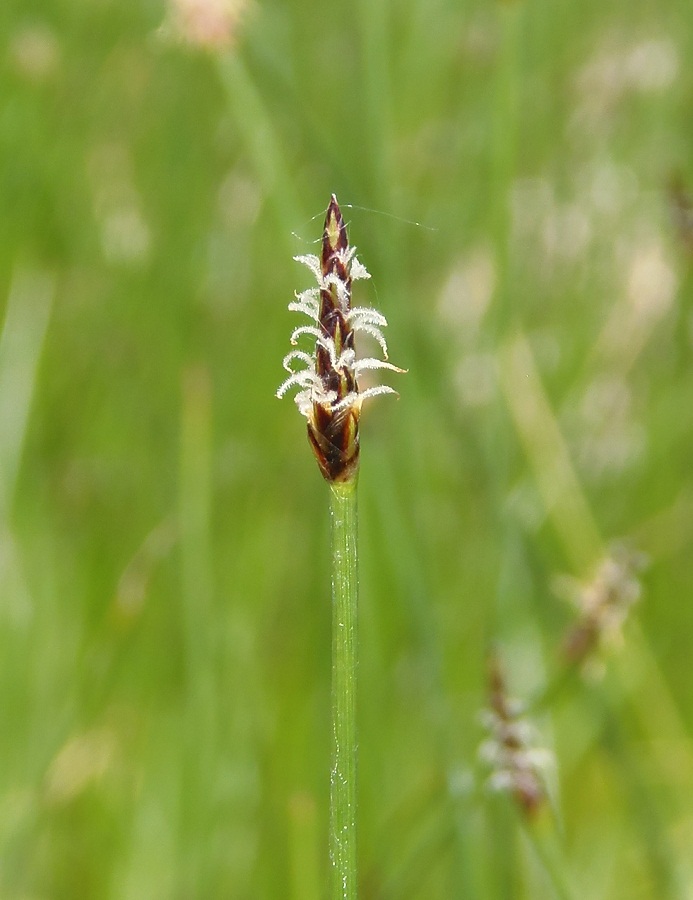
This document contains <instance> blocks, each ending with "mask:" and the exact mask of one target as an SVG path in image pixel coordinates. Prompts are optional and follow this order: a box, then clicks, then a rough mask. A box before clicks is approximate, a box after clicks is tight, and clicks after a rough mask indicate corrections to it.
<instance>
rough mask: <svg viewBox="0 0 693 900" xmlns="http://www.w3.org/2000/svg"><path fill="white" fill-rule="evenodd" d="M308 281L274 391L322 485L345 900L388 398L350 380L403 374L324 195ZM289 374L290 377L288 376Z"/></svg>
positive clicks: (337, 829) (293, 306)
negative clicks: (366, 534)
mask: <svg viewBox="0 0 693 900" xmlns="http://www.w3.org/2000/svg"><path fill="white" fill-rule="evenodd" d="M295 258H296V260H297V261H298V262H301V263H304V264H305V265H306V266H307V267H308V268H309V269H310V271H311V272H312V273H313V275H314V276H315V279H316V281H317V287H312V288H309V289H308V290H305V291H302V292H301V293H297V294H296V297H295V300H294V301H292V302H291V303H290V304H289V309H290V310H292V311H294V312H299V313H303V314H305V315H306V316H308V318H309V319H310V320H311V324H309V325H300V326H299V327H298V328H295V329H294V331H293V333H292V335H291V343H292V345H294V346H297V345H298V344H299V342H300V340H301V339H302V338H303V337H307V338H308V339H310V341H311V342H312V345H313V346H312V349H311V350H310V351H306V350H301V349H295V350H292V351H291V352H290V353H288V354H287V355H286V356H285V358H284V368H285V369H286V371H287V372H288V373H289V374H288V377H287V378H286V380H285V381H284V382H283V384H282V385H281V386H280V388H279V390H278V391H277V396H278V397H282V396H284V394H285V393H286V392H287V391H289V390H290V389H291V388H293V387H296V388H298V392H297V393H296V397H295V400H296V405H297V406H298V409H299V411H300V412H301V414H302V415H303V416H305V418H306V420H307V424H308V440H309V442H310V446H311V447H312V449H313V453H314V455H315V458H316V460H317V463H318V466H319V468H320V471H321V473H322V475H323V477H324V479H325V481H326V482H327V484H328V485H329V498H330V520H331V567H332V758H331V769H330V838H329V840H330V863H331V896H332V898H333V900H337V898H339V900H353V898H355V897H356V896H357V890H358V870H357V860H356V811H357V810H356V807H357V793H356V777H357V739H356V670H357V659H358V629H357V621H358V515H357V513H358V510H357V503H356V496H357V495H356V483H357V476H358V469H359V419H360V415H361V406H362V403H363V401H364V400H366V399H367V398H369V397H374V396H377V395H378V394H388V393H391V394H393V393H396V392H395V391H394V390H393V389H392V388H391V387H388V386H387V385H377V386H374V387H369V388H367V389H365V390H361V389H360V388H359V376H360V374H361V372H363V371H364V370H367V369H390V370H392V371H395V372H402V371H404V370H403V369H399V368H398V367H397V366H394V365H392V363H389V362H387V344H386V343H385V338H384V337H383V333H382V328H383V327H384V326H385V325H387V322H386V320H385V317H384V316H382V315H381V314H380V313H379V312H377V311H376V310H374V309H370V308H367V307H353V306H352V305H351V288H352V282H354V281H356V280H358V279H361V278H369V277H370V276H369V274H368V272H367V270H366V268H365V267H364V266H363V265H362V264H361V263H360V262H359V261H358V259H357V258H356V248H355V247H351V246H350V245H349V239H348V236H347V229H346V225H345V223H344V219H343V217H342V213H341V211H340V209H339V204H338V203H337V198H336V197H335V195H334V194H333V195H332V197H331V199H330V203H329V206H328V208H327V214H326V216H325V227H324V230H323V236H322V248H321V253H320V256H319V257H318V256H314V255H312V254H311V255H307V256H297V257H295ZM356 332H363V333H365V334H368V335H370V337H371V338H373V339H375V341H376V343H377V344H378V345H379V346H380V348H381V350H382V354H383V356H384V357H385V358H384V359H376V358H372V357H367V358H362V359H358V358H357V356H356V349H355V334H356ZM295 366H298V368H297V369H295V368H294V367H295Z"/></svg>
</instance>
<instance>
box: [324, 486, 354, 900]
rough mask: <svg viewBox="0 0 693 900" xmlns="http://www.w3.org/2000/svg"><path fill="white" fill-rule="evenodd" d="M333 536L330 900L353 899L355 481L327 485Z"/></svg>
mask: <svg viewBox="0 0 693 900" xmlns="http://www.w3.org/2000/svg"><path fill="white" fill-rule="evenodd" d="M330 516H331V536H332V545H331V552H332V767H331V776H330V861H331V869H332V871H331V877H332V881H331V883H332V893H331V897H332V898H333V900H354V898H355V897H356V896H357V878H358V876H357V864H356V774H357V773H356V667H357V658H358V648H357V641H358V629H357V614H358V515H357V505H356V481H355V479H354V480H352V481H349V482H346V483H343V484H339V483H337V484H331V485H330Z"/></svg>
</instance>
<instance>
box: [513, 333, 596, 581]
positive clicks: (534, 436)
mask: <svg viewBox="0 0 693 900" xmlns="http://www.w3.org/2000/svg"><path fill="white" fill-rule="evenodd" d="M499 368H500V382H501V387H502V390H503V392H504V394H505V398H506V401H507V404H508V408H509V409H510V414H511V416H512V419H513V421H514V423H515V427H516V429H517V432H518V435H519V437H520V440H521V442H522V444H523V446H524V448H525V453H526V454H527V458H528V461H529V464H530V466H531V468H532V469H533V471H534V477H535V478H536V482H537V486H538V488H539V492H540V494H541V497H542V500H543V501H544V507H545V509H546V513H547V515H548V516H549V518H550V519H551V521H552V522H553V524H554V527H555V529H556V531H557V533H558V535H559V537H560V539H561V541H562V543H563V548H564V551H565V554H566V557H567V558H568V559H569V560H570V561H571V563H572V565H573V566H574V568H575V571H576V572H584V571H588V570H589V569H590V567H591V566H592V565H593V564H594V563H595V561H596V560H597V559H599V557H600V556H601V555H602V554H603V545H602V540H601V537H600V535H599V531H598V529H597V526H596V523H595V521H594V517H593V516H592V512H591V510H590V507H589V504H588V502H587V498H586V497H585V494H584V492H583V490H582V486H581V484H580V480H579V478H578V476H577V473H576V471H575V469H574V467H573V463H572V460H571V458H570V452H569V450H568V446H567V444H566V442H565V439H564V437H563V434H562V433H561V428H560V425H559V424H558V421H557V419H556V417H555V415H554V413H553V410H552V409H551V405H550V403H549V400H548V397H547V396H546V392H545V391H544V387H543V385H542V383H541V377H540V375H539V371H538V369H537V366H536V362H535V360H534V354H533V353H532V348H531V346H530V344H529V341H528V340H527V338H526V337H525V336H524V335H523V334H522V333H521V332H518V333H517V334H516V335H515V336H514V337H513V338H510V339H509V340H508V341H506V343H505V344H504V345H503V346H502V347H501V349H500V355H499Z"/></svg>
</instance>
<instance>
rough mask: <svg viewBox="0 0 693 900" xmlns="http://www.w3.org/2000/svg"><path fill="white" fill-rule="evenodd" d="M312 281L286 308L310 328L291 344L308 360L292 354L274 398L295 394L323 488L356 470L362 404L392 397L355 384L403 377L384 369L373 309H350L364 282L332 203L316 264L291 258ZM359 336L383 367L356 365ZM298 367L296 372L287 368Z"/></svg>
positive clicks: (380, 319) (379, 321)
mask: <svg viewBox="0 0 693 900" xmlns="http://www.w3.org/2000/svg"><path fill="white" fill-rule="evenodd" d="M295 259H296V261H297V262H300V263H303V264H304V265H306V266H307V267H308V268H309V269H310V270H311V272H312V273H313V275H314V276H315V278H316V280H317V283H318V287H317V288H310V289H309V290H307V291H303V292H302V293H300V294H296V299H295V300H294V301H292V302H291V303H290V304H289V309H290V310H292V311H294V312H300V313H304V314H305V315H307V316H308V317H309V318H310V319H312V320H313V324H311V325H301V326H299V327H298V328H295V329H294V331H293V333H292V335H291V343H292V344H293V345H294V346H296V345H297V344H298V342H299V339H300V338H301V337H302V336H303V335H308V336H309V337H311V338H314V339H315V346H314V349H313V352H311V353H308V352H306V351H304V350H292V351H291V353H288V354H287V355H286V356H285V357H284V362H283V365H284V368H285V369H286V371H287V372H288V373H289V377H288V378H287V379H286V380H285V381H284V382H283V384H282V385H281V386H280V387H279V389H278V391H277V396H278V397H283V396H284V394H285V393H286V392H287V391H288V390H289V389H290V388H292V387H298V388H299V391H298V393H297V394H296V397H295V400H296V405H297V406H298V409H299V411H300V412H301V414H302V415H304V416H305V417H306V419H307V421H308V439H309V441H310V445H311V447H312V448H313V453H314V454H315V458H316V460H317V462H318V466H319V467H320V471H321V472H322V474H323V476H324V478H325V479H326V480H327V481H328V482H347V481H351V480H353V479H354V478H355V477H356V473H357V471H358V464H359V419H360V415H361V404H362V403H363V401H364V400H365V399H367V398H368V397H374V396H376V395H378V394H394V393H396V391H394V390H393V389H392V388H391V387H388V386H387V385H378V386H376V387H370V388H368V389H367V390H363V391H362V390H360V389H359V384H358V378H359V375H360V373H361V372H363V371H365V370H367V369H390V370H391V371H393V372H403V371H404V369H400V368H398V367H397V366H393V365H392V363H389V362H387V361H386V360H387V344H386V343H385V338H384V337H383V333H382V331H381V329H382V328H383V327H384V326H385V325H387V321H386V320H385V317H384V316H382V315H381V314H380V313H379V312H377V311H376V310H374V309H368V308H360V307H352V305H351V285H352V282H353V281H355V280H357V279H359V278H370V275H369V274H368V272H367V271H366V269H365V267H364V266H363V265H362V264H361V263H360V262H359V261H358V259H357V258H356V248H355V247H350V246H349V239H348V237H347V230H346V225H345V224H344V219H343V218H342V213H341V211H340V209H339V204H338V203H337V198H336V197H335V195H334V194H333V195H332V198H331V200H330V204H329V206H328V208H327V214H326V216H325V228H324V231H323V236H322V252H321V254H320V257H317V256H313V255H308V256H297V257H295ZM357 331H361V332H364V333H366V334H368V335H370V336H371V337H372V338H374V339H375V341H376V342H377V343H378V344H379V346H380V348H381V350H382V353H383V356H384V357H385V359H384V360H382V359H374V358H367V359H357V358H356V351H355V348H354V335H355V332H357ZM296 363H302V364H303V366H304V368H302V369H299V370H297V371H295V370H294V368H293V366H294V365H295V364H296Z"/></svg>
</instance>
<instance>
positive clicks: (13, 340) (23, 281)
mask: <svg viewBox="0 0 693 900" xmlns="http://www.w3.org/2000/svg"><path fill="white" fill-rule="evenodd" d="M54 293H55V283H54V280H53V278H52V276H50V275H49V274H47V273H45V272H41V271H38V270H29V271H20V272H18V273H17V274H16V275H15V277H14V280H13V282H12V287H11V289H10V296H9V299H8V302H7V310H6V313H5V321H4V324H3V329H2V336H1V337H0V422H1V423H2V427H1V428H0V503H1V504H2V506H3V507H4V508H3V512H4V513H5V514H7V512H8V511H9V507H10V505H11V503H12V498H13V495H14V491H15V487H16V482H17V475H18V471H19V463H20V460H21V456H22V450H23V447H24V440H25V438H26V431H27V425H28V422H29V413H30V410H31V402H32V398H33V396H34V391H35V389H36V381H37V376H38V368H39V362H40V359H41V351H42V348H43V342H44V338H45V335H46V329H47V328H48V321H49V318H50V313H51V307H52V305H53V296H54Z"/></svg>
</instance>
